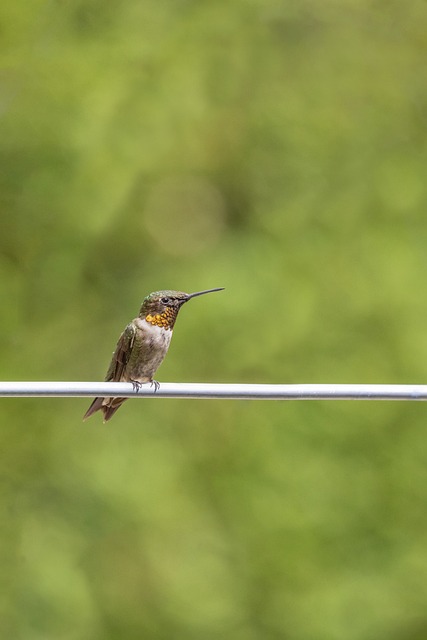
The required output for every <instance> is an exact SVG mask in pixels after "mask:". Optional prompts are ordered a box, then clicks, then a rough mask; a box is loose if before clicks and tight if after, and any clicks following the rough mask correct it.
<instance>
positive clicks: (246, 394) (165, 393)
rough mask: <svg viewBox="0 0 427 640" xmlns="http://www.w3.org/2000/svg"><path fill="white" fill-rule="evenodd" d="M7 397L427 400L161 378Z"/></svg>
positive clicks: (32, 385) (17, 385)
mask: <svg viewBox="0 0 427 640" xmlns="http://www.w3.org/2000/svg"><path fill="white" fill-rule="evenodd" d="M0 396H4V397H30V396H31V397H50V396H57V397H62V398H65V397H72V396H79V397H84V396H114V397H124V398H131V397H140V398H143V397H144V398H147V397H149V398H154V397H156V398H205V399H215V398H216V399H224V400H227V399H229V400H427V385H415V384H221V383H219V384H205V383H190V382H189V383H187V382H185V383H170V382H162V383H161V384H160V387H159V389H158V391H155V388H154V386H151V385H150V384H143V385H142V386H141V388H140V389H139V391H137V390H135V389H134V388H133V386H132V384H131V383H128V382H0Z"/></svg>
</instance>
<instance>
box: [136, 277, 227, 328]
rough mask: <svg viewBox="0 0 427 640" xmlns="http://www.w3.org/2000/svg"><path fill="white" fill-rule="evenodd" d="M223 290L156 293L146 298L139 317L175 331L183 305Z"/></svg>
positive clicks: (221, 288)
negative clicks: (192, 299) (206, 294)
mask: <svg viewBox="0 0 427 640" xmlns="http://www.w3.org/2000/svg"><path fill="white" fill-rule="evenodd" d="M222 290H223V287H220V288H218V289H207V290H206V291H196V293H184V292H183V291H169V290H165V291H154V292H153V293H150V294H149V295H148V296H147V297H146V298H144V300H143V302H142V305H141V309H140V311H139V317H140V318H144V319H145V320H146V321H147V322H149V323H150V324H152V325H155V326H158V327H163V328H164V329H173V326H174V324H175V320H176V317H177V315H178V311H179V310H180V309H181V307H182V305H183V304H185V303H186V302H188V301H189V300H191V298H195V297H196V296H202V295H204V294H205V293H213V292H214V291H222Z"/></svg>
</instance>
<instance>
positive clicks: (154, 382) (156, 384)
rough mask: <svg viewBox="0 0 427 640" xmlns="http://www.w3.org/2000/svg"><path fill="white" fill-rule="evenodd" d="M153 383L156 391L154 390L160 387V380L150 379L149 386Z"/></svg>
mask: <svg viewBox="0 0 427 640" xmlns="http://www.w3.org/2000/svg"><path fill="white" fill-rule="evenodd" d="M153 385H154V393H156V391H158V390H159V388H160V382H157V380H152V381H151V383H150V386H151V387H152V386H153Z"/></svg>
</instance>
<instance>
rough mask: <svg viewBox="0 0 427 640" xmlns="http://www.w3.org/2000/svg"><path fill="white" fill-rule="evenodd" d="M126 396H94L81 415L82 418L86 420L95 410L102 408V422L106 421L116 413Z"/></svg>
mask: <svg viewBox="0 0 427 640" xmlns="http://www.w3.org/2000/svg"><path fill="white" fill-rule="evenodd" d="M125 400H127V398H95V399H94V401H93V402H92V404H91V405H90V407H89V409H88V410H87V411H86V413H85V414H84V416H83V420H87V419H88V418H90V416H91V415H92V414H93V413H96V411H99V410H100V409H101V410H102V413H103V414H104V422H107V421H108V420H109V419H110V418H112V417H113V415H114V414H115V413H116V411H117V409H119V408H120V407H121V406H122V404H123V403H124V401H125Z"/></svg>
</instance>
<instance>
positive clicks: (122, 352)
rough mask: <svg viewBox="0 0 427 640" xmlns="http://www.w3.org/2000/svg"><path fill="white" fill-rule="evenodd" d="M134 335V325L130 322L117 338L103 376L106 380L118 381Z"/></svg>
mask: <svg viewBox="0 0 427 640" xmlns="http://www.w3.org/2000/svg"><path fill="white" fill-rule="evenodd" d="M135 335H136V327H135V325H134V324H133V322H130V323H129V324H128V326H127V327H126V329H125V330H124V331H123V333H122V335H121V336H120V338H119V341H118V343H117V346H116V349H115V351H114V353H113V357H112V359H111V362H110V366H109V367H108V371H107V375H106V376H105V381H106V382H120V380H121V378H122V374H123V372H124V370H125V368H126V365H127V363H128V361H129V358H130V354H131V352H132V347H133V343H134V341H135Z"/></svg>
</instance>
